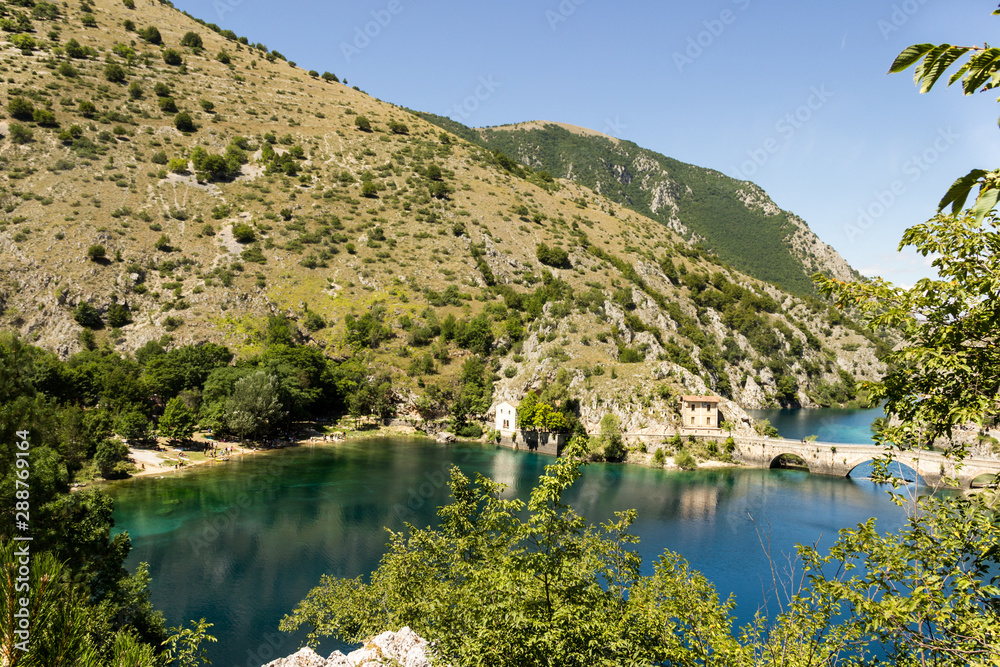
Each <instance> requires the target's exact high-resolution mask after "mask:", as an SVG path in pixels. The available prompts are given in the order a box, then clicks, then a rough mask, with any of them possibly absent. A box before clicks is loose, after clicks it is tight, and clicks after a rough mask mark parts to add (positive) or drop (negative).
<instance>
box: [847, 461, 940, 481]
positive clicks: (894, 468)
mask: <svg viewBox="0 0 1000 667" xmlns="http://www.w3.org/2000/svg"><path fill="white" fill-rule="evenodd" d="M874 461H875V459H874V458H871V457H869V458H866V459H862V460H859V461H856V462H852V464H851V465H850V468H849V470H848V471H847V474H846V475H845V477H853V478H855V479H858V478H859V477H860V475H859V474H858V473H861V474H863V473H864V472H865V471H867V472H869V473H870V472H871V470H872V465H871V464H872V463H874ZM889 472H890V474H892V475H893V476H894V477H900V478H902V479H903V480H905V481H906V482H910V483H912V482H916V483H917V484H921V485H926V484H927V482H926V480H925V479H924V477H923V475H921V474H920V473H918V472H917V471H916V470H915V469H914V468H913V467H912V466H910V465H908V464H906V463H904V462H902V461H899V460H898V459H897V460H894V461H893V462H892V463H891V464H890V466H889Z"/></svg>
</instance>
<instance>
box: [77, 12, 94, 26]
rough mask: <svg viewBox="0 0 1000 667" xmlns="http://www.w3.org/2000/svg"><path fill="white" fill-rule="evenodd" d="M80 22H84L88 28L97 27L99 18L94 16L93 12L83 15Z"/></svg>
mask: <svg viewBox="0 0 1000 667" xmlns="http://www.w3.org/2000/svg"><path fill="white" fill-rule="evenodd" d="M80 23H82V24H83V25H84V27H86V28H96V27H97V19H96V18H94V15H93V14H84V15H83V16H81V17H80Z"/></svg>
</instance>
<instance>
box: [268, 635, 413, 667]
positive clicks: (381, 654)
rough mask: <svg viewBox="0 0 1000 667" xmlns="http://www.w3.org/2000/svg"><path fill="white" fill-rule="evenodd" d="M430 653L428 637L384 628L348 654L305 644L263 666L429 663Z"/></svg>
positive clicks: (349, 666) (348, 666) (364, 666)
mask: <svg viewBox="0 0 1000 667" xmlns="http://www.w3.org/2000/svg"><path fill="white" fill-rule="evenodd" d="M429 653H430V645H429V644H428V643H427V640H426V639H423V638H422V637H421V636H420V635H418V634H417V633H416V632H414V631H413V630H411V629H410V628H408V627H404V628H402V629H401V630H399V632H383V633H382V634H380V635H378V636H376V637H372V638H371V639H369V640H368V641H366V642H365V643H364V646H362V647H361V648H359V649H357V650H356V651H351V652H350V653H349V654H347V655H344V654H343V653H341V652H340V651H334V652H333V653H331V654H330V657H328V658H326V659H324V658H323V657H321V656H320V655H318V654H317V653H316V652H315V651H313V650H312V649H311V648H308V647H306V648H302V649H299V651H298V652H296V653H295V654H293V655H290V656H288V657H287V658H280V659H278V660H274V661H272V662H269V663H267V664H266V665H264V667H388V666H389V665H393V666H397V667H430V664H431V662H430V655H429Z"/></svg>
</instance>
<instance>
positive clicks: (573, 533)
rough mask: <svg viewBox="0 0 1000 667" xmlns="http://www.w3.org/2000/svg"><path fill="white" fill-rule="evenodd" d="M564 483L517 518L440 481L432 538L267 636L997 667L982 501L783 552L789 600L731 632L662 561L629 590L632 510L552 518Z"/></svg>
mask: <svg viewBox="0 0 1000 667" xmlns="http://www.w3.org/2000/svg"><path fill="white" fill-rule="evenodd" d="M579 467H580V463H579V462H578V461H576V460H573V459H572V458H564V459H561V460H559V461H558V462H557V463H555V464H553V465H551V466H548V467H547V468H546V474H545V475H544V476H542V477H541V479H540V480H539V484H538V486H536V488H535V489H534V490H533V491H532V493H531V497H530V500H529V501H528V503H527V506H526V507H525V504H524V503H522V502H521V501H518V500H506V499H503V498H502V494H503V490H504V487H503V485H502V484H498V483H496V482H493V481H491V480H489V479H486V478H483V477H481V476H480V477H478V478H477V479H476V481H475V482H473V481H472V480H470V479H469V478H467V477H466V476H464V475H463V474H462V473H461V472H460V471H459V470H458V469H457V468H455V469H453V470H452V474H451V489H452V500H451V502H450V503H449V504H448V505H446V506H444V507H442V508H441V509H440V510H439V515H440V517H441V523H440V526H439V527H438V528H436V529H432V528H425V529H418V528H415V527H413V526H409V525H408V526H407V530H406V531H405V532H401V533H391V541H390V545H389V551H388V553H387V554H386V556H385V557H384V558H383V560H382V563H381V565H380V567H379V569H378V570H376V571H375V573H374V574H373V575H372V578H371V582H370V583H365V582H364V581H363V580H362V578H360V577H359V578H356V579H338V578H334V577H329V576H324V577H323V578H322V580H321V582H320V585H319V586H317V587H316V588H314V589H313V590H312V591H311V592H310V593H309V595H308V596H307V597H306V599H305V600H303V601H302V602H301V603H300V604H299V605H298V606H297V607H296V609H295V610H294V611H293V612H292V614H290V615H289V616H286V617H285V618H284V620H283V621H282V624H281V628H282V629H283V630H286V631H292V630H296V629H298V628H300V627H302V626H306V627H307V628H309V635H308V641H309V642H310V643H313V644H315V643H316V642H318V640H319V639H320V638H321V637H324V636H331V635H332V636H335V637H338V638H339V639H342V640H345V641H353V642H358V641H363V640H365V639H366V638H368V637H370V636H372V635H374V634H377V633H379V632H382V631H384V630H386V629H399V628H401V627H402V626H405V625H408V626H410V627H411V628H413V629H414V630H416V631H417V632H418V633H420V634H421V635H423V636H425V637H427V638H428V639H430V640H431V641H432V642H433V643H434V645H435V648H436V651H437V654H438V657H439V660H440V661H441V662H443V663H444V664H450V665H492V666H503V665H511V666H514V665H517V666H519V667H523V666H531V665H650V664H671V665H720V666H722V665H727V666H728V665H747V666H749V665H779V664H780V665H835V664H836V665H868V664H884V663H879V658H878V656H882V657H881V659H882V660H884V659H886V658H888V659H890V661H891V664H896V665H918V664H919V665H937V666H945V665H949V666H950V665H954V666H958V665H962V666H963V667H964V666H965V665H983V666H985V665H1000V634H998V632H1000V631H998V628H1000V606H998V604H997V599H998V596H1000V589H998V583H1000V576H997V575H996V574H995V573H996V572H997V567H998V566H1000V519H998V517H997V515H996V513H994V512H992V511H991V510H990V509H989V508H988V506H987V505H986V502H985V501H984V500H983V499H972V500H969V499H961V498H957V499H953V500H951V501H949V502H944V501H935V502H933V503H932V504H929V505H928V506H927V507H926V508H925V509H926V511H922V512H920V513H918V514H916V515H915V516H914V517H912V518H911V519H910V521H909V523H908V524H907V526H906V527H905V528H903V529H902V530H901V531H900V532H899V533H897V534H892V535H887V536H883V535H880V534H879V533H878V531H877V530H876V527H875V522H874V520H872V521H869V522H868V523H865V524H862V525H860V526H858V527H857V528H856V529H853V530H845V531H842V533H841V537H840V540H839V541H838V542H837V543H836V544H835V545H834V547H833V548H832V549H831V550H830V552H829V554H827V555H823V554H820V553H819V552H818V551H817V550H815V549H812V548H809V547H801V548H800V555H801V557H802V562H803V564H804V572H805V574H806V585H804V586H802V587H801V588H800V589H799V591H798V592H797V594H796V595H794V596H793V597H792V598H791V599H790V600H788V601H787V604H786V605H785V606H784V611H783V612H782V613H781V614H779V615H778V616H776V617H775V618H773V619H770V620H769V619H766V618H764V617H763V616H758V617H757V618H756V620H755V622H753V623H751V624H749V625H748V626H746V627H743V628H740V629H739V631H738V632H736V631H735V630H734V628H733V626H732V617H731V612H732V610H733V607H734V605H735V601H734V600H733V599H732V598H730V599H729V600H726V601H725V602H720V600H719V598H718V596H717V594H716V591H715V589H714V587H713V586H712V585H711V583H710V582H709V581H708V580H707V579H705V577H704V576H703V575H701V574H700V573H698V572H696V571H694V570H691V569H689V567H688V565H687V563H686V562H685V561H684V559H683V558H681V557H680V556H679V555H677V554H675V553H672V552H670V551H666V552H664V553H663V555H661V556H660V557H659V558H658V559H657V560H656V562H655V563H653V574H652V575H648V576H643V575H641V574H640V569H641V566H642V562H641V559H640V557H639V556H638V554H637V553H636V552H635V544H636V543H637V542H638V538H636V537H635V536H634V535H632V534H631V533H630V532H629V528H630V525H631V523H632V521H633V520H634V518H635V513H634V511H629V512H622V513H619V514H618V520H617V521H616V522H611V523H607V524H602V525H601V526H600V527H599V528H596V527H592V526H588V524H587V522H586V521H585V519H584V518H583V517H581V516H579V515H578V514H576V513H575V512H574V511H573V509H572V508H571V507H569V506H568V505H566V504H565V503H564V502H563V500H562V497H563V494H564V493H565V492H566V490H567V489H569V488H570V486H572V484H573V482H574V481H575V480H576V479H577V478H578V477H579V474H580V472H579ZM525 509H527V512H526V513H525V512H524V510H525ZM524 517H527V518H524ZM991 576H993V579H992V580H990V577H991Z"/></svg>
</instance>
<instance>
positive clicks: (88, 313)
mask: <svg viewBox="0 0 1000 667" xmlns="http://www.w3.org/2000/svg"><path fill="white" fill-rule="evenodd" d="M73 319H74V320H76V323H77V324H79V325H80V326H81V327H84V328H86V329H97V328H99V327H100V326H101V314H100V313H99V312H97V309H96V308H94V307H93V306H91V305H90V304H89V303H86V302H84V301H81V302H80V303H78V304H77V306H76V308H74V309H73Z"/></svg>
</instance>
